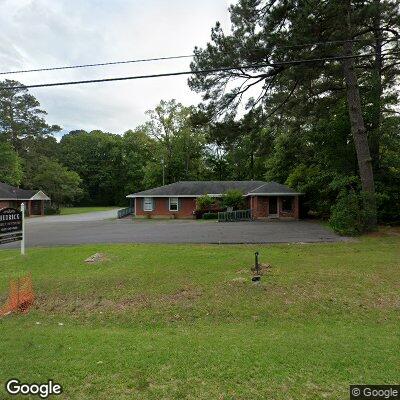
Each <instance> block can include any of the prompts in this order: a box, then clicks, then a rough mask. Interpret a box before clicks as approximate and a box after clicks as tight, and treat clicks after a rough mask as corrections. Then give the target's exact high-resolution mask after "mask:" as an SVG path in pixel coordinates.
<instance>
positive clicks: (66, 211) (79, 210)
mask: <svg viewBox="0 0 400 400" xmlns="http://www.w3.org/2000/svg"><path fill="white" fill-rule="evenodd" d="M116 208H118V207H64V208H61V215H71V214H83V213H88V212H95V211H108V210H115V209H116Z"/></svg>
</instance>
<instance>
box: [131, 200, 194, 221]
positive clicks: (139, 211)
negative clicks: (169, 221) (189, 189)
mask: <svg viewBox="0 0 400 400" xmlns="http://www.w3.org/2000/svg"><path fill="white" fill-rule="evenodd" d="M195 209H196V198H195V197H179V209H178V211H169V198H168V197H154V198H153V211H143V198H141V197H138V198H136V213H135V214H136V216H137V217H147V216H149V217H150V218H157V217H158V218H193V211H194V210H195Z"/></svg>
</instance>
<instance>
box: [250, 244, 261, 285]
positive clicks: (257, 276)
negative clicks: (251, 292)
mask: <svg viewBox="0 0 400 400" xmlns="http://www.w3.org/2000/svg"><path fill="white" fill-rule="evenodd" d="M258 256H259V252H258V251H256V252H255V253H254V275H253V277H252V278H251V280H252V282H253V283H255V284H257V283H260V280H261V275H260V264H259V262H258Z"/></svg>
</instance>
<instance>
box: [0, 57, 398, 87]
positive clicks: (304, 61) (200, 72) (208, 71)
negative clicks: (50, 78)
mask: <svg viewBox="0 0 400 400" xmlns="http://www.w3.org/2000/svg"><path fill="white" fill-rule="evenodd" d="M395 54H400V51H392V52H390V53H384V54H382V56H388V55H395ZM374 55H375V53H370V54H356V55H352V56H335V57H325V58H312V59H302V60H292V61H280V62H275V63H262V64H253V65H244V66H235V67H221V68H210V69H204V70H197V71H181V72H167V73H162V74H151V75H134V76H124V77H117V78H102V79H88V80H80V81H67V82H54V83H39V84H33V85H26V86H10V87H8V88H4V89H11V90H12V89H31V88H39V87H52V86H67V85H81V84H85V83H100V82H115V81H127V80H136V79H148V78H161V77H167V76H180V75H206V74H212V73H215V72H224V71H232V70H239V71H241V70H246V69H259V68H265V67H281V66H285V65H298V64H309V63H316V62H321V61H340V60H346V59H355V58H368V57H372V56H374Z"/></svg>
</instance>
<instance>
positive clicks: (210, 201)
mask: <svg viewBox="0 0 400 400" xmlns="http://www.w3.org/2000/svg"><path fill="white" fill-rule="evenodd" d="M214 204H215V199H214V198H212V197H211V196H210V195H208V194H205V195H203V196H199V197H198V198H197V199H196V209H197V210H199V211H204V210H209V209H210V208H211V207H212V206H213V205H214Z"/></svg>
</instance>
